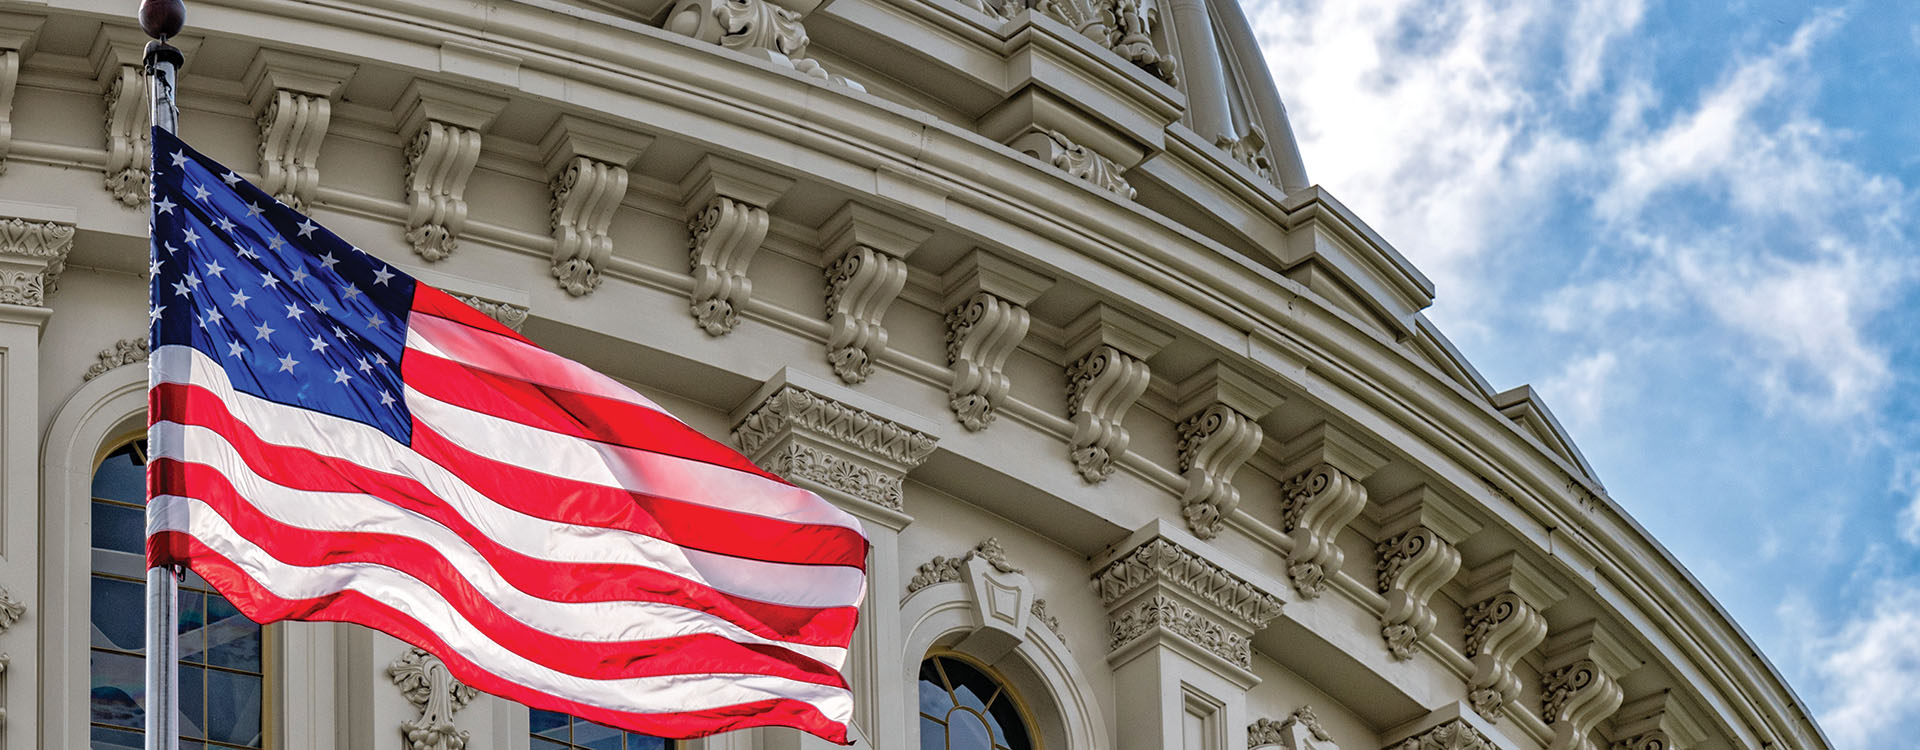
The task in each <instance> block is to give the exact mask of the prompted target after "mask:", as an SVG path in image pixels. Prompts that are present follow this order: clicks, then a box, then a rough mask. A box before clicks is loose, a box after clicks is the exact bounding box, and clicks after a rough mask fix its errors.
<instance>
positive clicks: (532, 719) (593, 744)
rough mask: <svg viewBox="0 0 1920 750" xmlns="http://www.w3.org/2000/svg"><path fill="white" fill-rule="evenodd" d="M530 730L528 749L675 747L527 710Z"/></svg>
mask: <svg viewBox="0 0 1920 750" xmlns="http://www.w3.org/2000/svg"><path fill="white" fill-rule="evenodd" d="M527 729H528V730H529V731H530V732H532V734H533V738H532V739H530V740H528V742H527V747H528V750H576V748H577V749H578V750H668V749H669V748H672V747H673V743H672V742H670V741H668V740H663V739H660V738H658V737H648V736H647V735H644V734H638V733H635V732H626V731H621V730H619V729H614V728H613V727H608V726H602V725H599V724H595V723H593V722H591V721H586V720H584V719H579V718H576V717H573V716H569V715H567V714H563V713H560V712H559V711H542V710H540V709H537V708H534V709H528V711H527Z"/></svg>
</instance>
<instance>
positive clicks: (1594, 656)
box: [1540, 620, 1642, 750]
mask: <svg viewBox="0 0 1920 750" xmlns="http://www.w3.org/2000/svg"><path fill="white" fill-rule="evenodd" d="M1542 650H1543V651H1544V653H1545V654H1546V661H1545V662H1544V663H1543V664H1542V667H1543V668H1542V670H1541V679H1540V695H1541V705H1540V718H1542V719H1545V720H1546V722H1547V726H1548V727H1549V728H1551V729H1552V730H1553V740H1552V742H1551V743H1550V744H1549V745H1548V746H1547V747H1548V750H1586V749H1587V748H1588V747H1591V746H1592V743H1591V742H1590V741H1589V740H1590V738H1591V735H1592V734H1593V730H1594V728H1595V727H1598V726H1599V725H1600V722H1601V721H1604V720H1605V719H1607V718H1608V717H1610V716H1612V715H1613V712H1614V711H1615V710H1617V709H1619V708H1620V702H1621V699H1622V698H1624V697H1625V696H1626V693H1625V692H1623V691H1622V690H1621V687H1620V681H1621V680H1623V679H1626V677H1627V675H1629V674H1632V673H1633V671H1634V670H1636V669H1639V668H1640V665H1641V663H1642V661H1641V660H1640V658H1639V657H1637V656H1634V655H1633V654H1632V653H1631V652H1630V651H1629V650H1628V648H1627V644H1626V641H1624V640H1622V638H1621V635H1620V633H1619V632H1618V631H1616V630H1615V629H1613V628H1611V627H1609V626H1607V625H1604V624H1602V623H1601V622H1600V621H1598V620H1588V621H1587V622H1585V623H1582V624H1580V625H1576V626H1574V627H1572V628H1568V629H1567V631H1566V632H1564V633H1557V634H1555V635H1554V636H1553V637H1552V638H1549V639H1547V645H1546V647H1545V648H1544V649H1542Z"/></svg>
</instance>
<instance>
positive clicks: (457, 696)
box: [387, 648, 480, 750]
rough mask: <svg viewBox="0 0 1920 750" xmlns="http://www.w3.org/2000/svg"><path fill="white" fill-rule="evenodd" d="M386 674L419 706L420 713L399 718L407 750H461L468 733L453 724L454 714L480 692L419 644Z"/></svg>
mask: <svg viewBox="0 0 1920 750" xmlns="http://www.w3.org/2000/svg"><path fill="white" fill-rule="evenodd" d="M387 676H388V677H390V678H392V679H393V684H394V685H396V686H398V687H399V688H400V694H401V695H404V696H406V698H407V702H408V703H412V704H413V705H414V707H415V708H418V709H420V715H419V716H418V717H415V718H413V719H409V720H407V721H403V722H400V736H402V737H404V738H406V742H407V750H461V748H464V747H466V746H467V738H468V737H469V734H468V732H467V731H466V730H463V729H460V728H458V727H455V726H454V725H453V714H454V713H455V712H457V711H459V710H460V709H462V708H466V707H467V704H468V703H470V702H472V701H473V699H474V698H475V697H477V696H479V695H480V691H478V690H475V689H473V688H472V687H469V686H467V685H463V684H461V683H460V682H459V681H458V680H455V679H453V676H452V675H450V674H448V673H447V667H446V665H445V664H442V663H440V658H439V657H436V656H434V655H432V654H429V653H427V652H425V651H422V650H420V649H417V648H409V649H407V650H406V651H405V652H404V653H402V654H400V657H399V658H397V659H394V660H393V663H392V664H390V665H388V666H387Z"/></svg>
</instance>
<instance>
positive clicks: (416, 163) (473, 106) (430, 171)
mask: <svg viewBox="0 0 1920 750" xmlns="http://www.w3.org/2000/svg"><path fill="white" fill-rule="evenodd" d="M505 105H506V99H504V98H502V97H498V96H493V95H490V94H483V93H480V92H478V91H475V90H473V89H472V88H464V87H457V86H448V85H445V84H441V83H435V82H433V81H428V80H424V79H418V78H416V79H414V80H413V82H412V83H409V84H408V85H407V90H406V91H405V92H403V93H402V94H401V95H400V105H399V108H398V115H399V118H400V138H401V140H403V141H405V142H406V144H407V151H406V156H407V182H406V186H407V242H408V244H411V245H412V246H413V251H414V252H415V253H416V254H418V255H419V256H420V257H421V258H424V259H426V260H428V261H437V260H442V259H444V258H446V257H447V256H448V255H451V254H452V253H453V251H454V250H455V249H456V248H458V247H459V246H460V230H461V229H462V228H464V227H465V226H466V223H467V199H466V194H467V178H469V177H471V176H472V175H473V165H474V164H475V163H477V162H479V160H480V143H481V135H480V134H481V133H482V132H485V131H486V129H487V127H488V126H489V125H492V124H493V118H494V115H495V114H496V113H498V112H499V111H500V109H501V107H504V106H505Z"/></svg>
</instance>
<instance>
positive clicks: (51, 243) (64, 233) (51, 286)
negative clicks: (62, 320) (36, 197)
mask: <svg viewBox="0 0 1920 750" xmlns="http://www.w3.org/2000/svg"><path fill="white" fill-rule="evenodd" d="M72 250H73V225H71V224H62V223H58V222H51V221H29V220H26V219H17V218H9V219H0V304H8V305H27V306H33V307H38V306H41V305H44V304H46V301H47V295H48V294H50V293H52V292H53V291H54V290H55V289H57V288H59V283H60V273H61V272H62V271H64V270H66V267H67V253H68V252H71V251H72Z"/></svg>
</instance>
